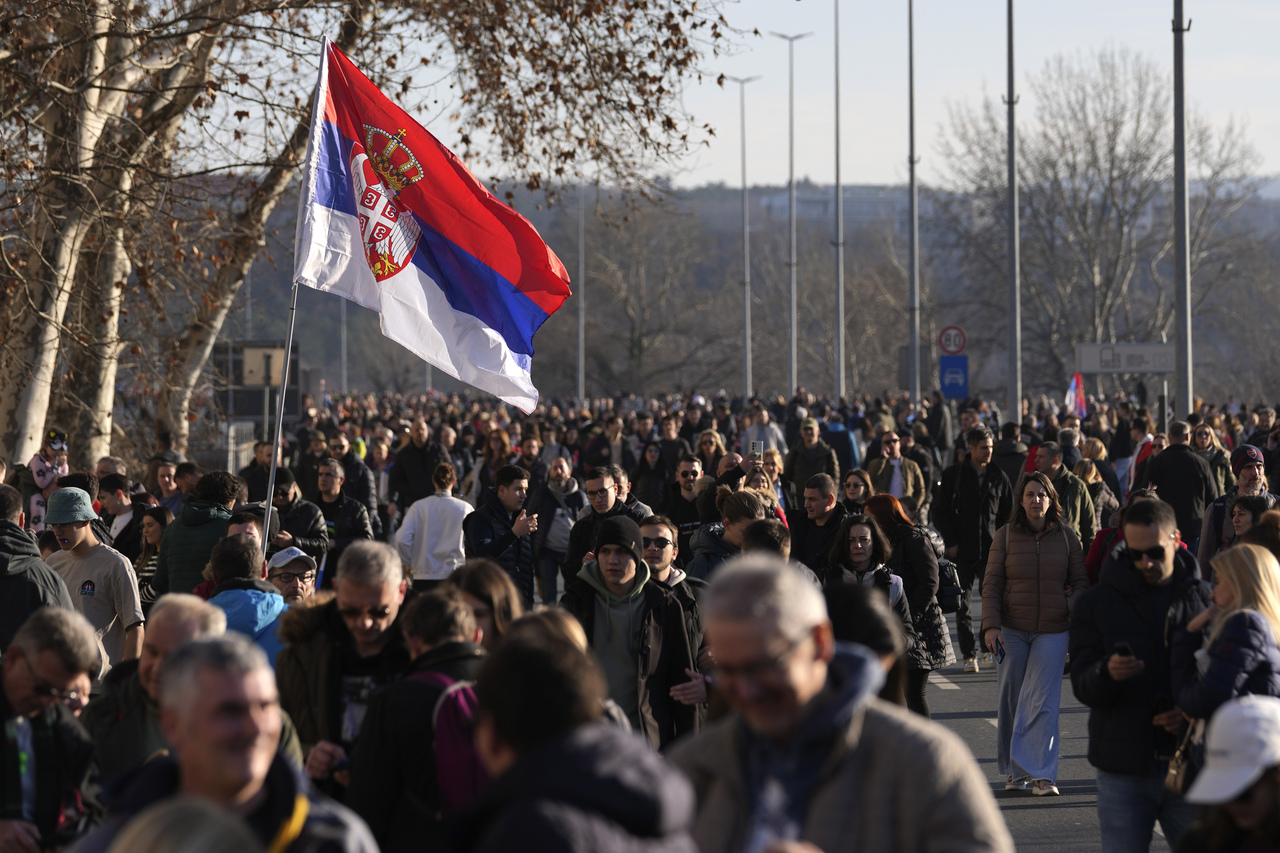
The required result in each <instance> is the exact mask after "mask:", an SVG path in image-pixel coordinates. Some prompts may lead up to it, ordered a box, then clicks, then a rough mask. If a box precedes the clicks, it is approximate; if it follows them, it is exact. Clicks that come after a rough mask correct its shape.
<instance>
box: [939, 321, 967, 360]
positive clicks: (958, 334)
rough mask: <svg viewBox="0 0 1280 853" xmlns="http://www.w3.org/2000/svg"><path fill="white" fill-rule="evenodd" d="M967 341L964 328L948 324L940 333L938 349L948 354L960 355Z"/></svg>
mask: <svg viewBox="0 0 1280 853" xmlns="http://www.w3.org/2000/svg"><path fill="white" fill-rule="evenodd" d="M966 343H968V338H966V337H965V334H964V329H962V328H960V327H959V326H947V327H946V328H945V329H943V330H942V331H941V332H940V333H939V334H938V349H940V350H942V351H943V352H944V353H946V354H947V355H959V354H960V353H962V352H964V347H965V344H966Z"/></svg>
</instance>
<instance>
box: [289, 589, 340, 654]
mask: <svg viewBox="0 0 1280 853" xmlns="http://www.w3.org/2000/svg"><path fill="white" fill-rule="evenodd" d="M337 597H338V596H337V593H335V592H334V591H333V590H329V589H326V590H322V591H320V592H317V593H315V594H314V595H312V596H311V597H310V598H308V599H306V600H305V601H303V602H301V603H299V604H295V605H293V606H292V607H290V608H289V609H288V610H286V611H285V612H284V613H281V614H280V639H281V640H283V641H284V642H285V645H289V646H292V645H295V644H297V643H305V642H306V641H307V640H309V639H311V637H312V636H313V635H314V634H315V633H316V632H317V631H320V630H323V628H324V624H325V621H326V620H327V619H330V618H332V616H336V615H337V613H336V611H337V605H336V604H335V605H334V606H333V607H326V606H325V605H327V604H328V603H329V602H331V601H335V600H336V599H337ZM331 614H332V616H331Z"/></svg>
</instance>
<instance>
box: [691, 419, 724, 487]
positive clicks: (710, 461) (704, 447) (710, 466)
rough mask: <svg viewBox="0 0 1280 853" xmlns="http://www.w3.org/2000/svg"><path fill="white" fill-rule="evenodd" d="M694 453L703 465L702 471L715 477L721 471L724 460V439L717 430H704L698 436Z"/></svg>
mask: <svg viewBox="0 0 1280 853" xmlns="http://www.w3.org/2000/svg"><path fill="white" fill-rule="evenodd" d="M693 452H694V454H695V455H696V456H697V457H698V461H700V462H701V463H702V470H703V471H705V472H706V473H708V474H710V475H712V476H713V477H714V476H715V475H716V474H717V473H718V471H719V468H720V460H721V459H723V458H724V454H725V449H724V439H723V438H721V437H720V433H718V432H716V431H715V430H713V429H704V430H703V431H702V432H701V433H699V434H698V446H697V447H695V448H694V449H693Z"/></svg>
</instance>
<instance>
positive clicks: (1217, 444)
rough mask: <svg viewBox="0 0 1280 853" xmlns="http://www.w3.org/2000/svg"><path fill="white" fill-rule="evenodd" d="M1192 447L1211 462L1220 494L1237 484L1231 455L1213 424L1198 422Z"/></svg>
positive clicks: (1193, 434) (1193, 435) (1211, 468)
mask: <svg viewBox="0 0 1280 853" xmlns="http://www.w3.org/2000/svg"><path fill="white" fill-rule="evenodd" d="M1191 449H1192V450H1194V451H1195V452H1196V454H1197V455H1199V456H1201V457H1202V458H1203V459H1204V461H1205V462H1208V463H1209V470H1210V471H1212V472H1213V477H1214V479H1215V480H1216V481H1217V483H1218V494H1220V495H1225V494H1226V493H1227V489H1229V488H1231V487H1232V486H1234V485H1235V484H1236V475H1235V474H1233V473H1231V455H1230V454H1229V453H1228V452H1227V449H1226V448H1225V447H1223V446H1222V441H1221V439H1219V438H1218V431H1217V430H1216V429H1214V428H1213V425H1212V424H1209V423H1207V422H1206V423H1199V424H1196V428H1195V431H1193V432H1192V433H1191Z"/></svg>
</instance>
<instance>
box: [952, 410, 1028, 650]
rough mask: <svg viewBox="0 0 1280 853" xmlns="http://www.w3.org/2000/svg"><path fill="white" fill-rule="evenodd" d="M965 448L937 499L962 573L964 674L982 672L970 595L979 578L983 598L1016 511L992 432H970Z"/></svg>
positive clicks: (958, 622) (959, 628)
mask: <svg viewBox="0 0 1280 853" xmlns="http://www.w3.org/2000/svg"><path fill="white" fill-rule="evenodd" d="M965 444H966V445H967V446H968V448H969V460H968V461H967V462H958V463H956V464H955V465H952V466H951V467H950V468H948V469H947V470H945V471H943V472H942V484H941V485H939V486H938V488H937V490H936V491H935V492H934V497H933V506H934V510H933V524H934V526H935V527H936V528H938V532H939V533H941V534H942V539H943V541H944V542H945V543H946V545H947V557H948V558H950V559H952V560H954V561H955V562H956V568H957V570H958V571H959V573H960V588H961V589H962V590H963V592H962V594H961V596H960V609H959V610H958V611H956V631H957V633H958V634H959V635H960V652H961V654H963V655H964V671H965V672H977V671H978V645H977V638H976V637H975V636H974V633H973V617H972V616H971V615H970V613H969V592H970V590H971V589H972V588H973V582H974V580H975V579H976V580H977V581H978V591H979V593H981V591H982V575H983V572H984V571H985V570H986V566H987V553H988V552H989V551H990V550H991V540H992V538H993V537H994V536H995V532H996V531H997V530H999V529H1000V527H1001V526H1003V525H1004V524H1005V523H1006V522H1008V520H1009V515H1010V514H1011V513H1012V512H1013V487H1012V486H1010V485H1009V478H1008V477H1006V476H1005V475H1004V472H1003V471H1001V470H1000V468H999V467H998V466H997V465H995V464H993V463H992V461H991V457H992V454H993V453H994V450H995V441H994V439H993V437H992V435H991V430H989V429H987V428H986V427H985V426H983V425H982V424H979V425H978V426H976V427H974V428H973V429H971V430H969V433H968V435H967V436H966V437H965Z"/></svg>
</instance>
